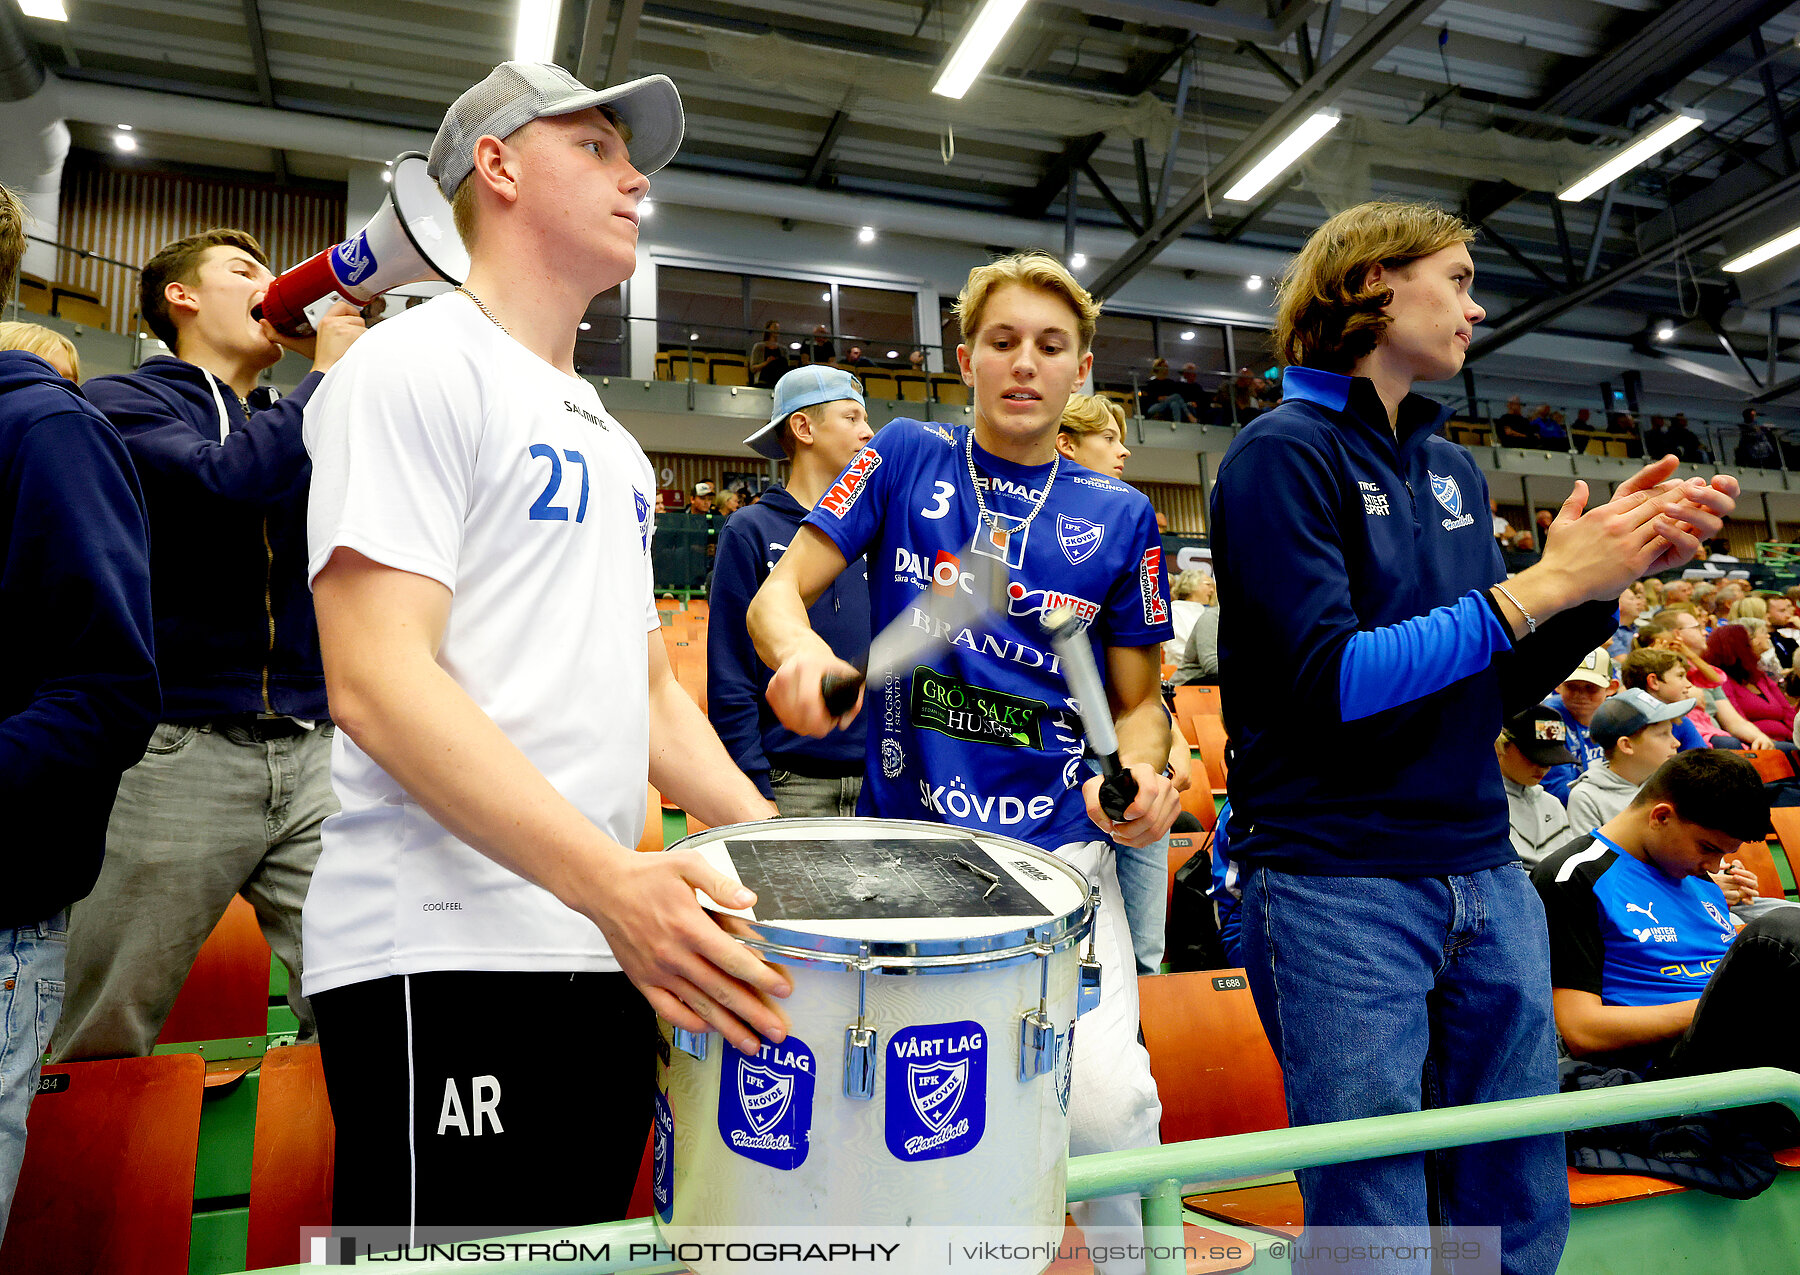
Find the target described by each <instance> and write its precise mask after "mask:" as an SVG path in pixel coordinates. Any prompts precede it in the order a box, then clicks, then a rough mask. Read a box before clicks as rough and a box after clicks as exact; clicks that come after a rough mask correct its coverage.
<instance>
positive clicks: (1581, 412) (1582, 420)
mask: <svg viewBox="0 0 1800 1275" xmlns="http://www.w3.org/2000/svg"><path fill="white" fill-rule="evenodd" d="M1569 428H1570V429H1578V430H1582V431H1584V432H1591V431H1592V430H1593V428H1594V413H1593V409H1592V408H1587V407H1582V408H1577V409H1576V411H1575V423H1574V424H1572V425H1571V426H1569Z"/></svg>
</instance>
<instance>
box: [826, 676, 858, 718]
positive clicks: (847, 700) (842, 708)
mask: <svg viewBox="0 0 1800 1275" xmlns="http://www.w3.org/2000/svg"><path fill="white" fill-rule="evenodd" d="M862 684H863V675H862V674H861V673H851V674H850V675H848V676H846V677H839V676H838V675H837V674H836V673H827V674H826V675H825V676H824V677H821V678H820V679H819V694H821V695H823V696H824V697H825V711H826V712H827V713H830V714H831V715H832V716H833V717H842V716H843V715H844V714H845V713H848V712H849V711H850V710H851V709H852V708H854V707H856V693H857V692H858V691H860V690H861V689H862Z"/></svg>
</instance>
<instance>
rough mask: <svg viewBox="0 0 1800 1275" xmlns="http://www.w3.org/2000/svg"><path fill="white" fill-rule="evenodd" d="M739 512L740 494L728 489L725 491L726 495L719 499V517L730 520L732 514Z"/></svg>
mask: <svg viewBox="0 0 1800 1275" xmlns="http://www.w3.org/2000/svg"><path fill="white" fill-rule="evenodd" d="M737 511H738V494H737V493H736V492H735V491H732V490H731V489H730V488H727V489H726V491H725V494H724V495H723V496H720V497H719V505H718V514H719V517H720V518H729V517H731V515H732V514H734V513H736V512H737Z"/></svg>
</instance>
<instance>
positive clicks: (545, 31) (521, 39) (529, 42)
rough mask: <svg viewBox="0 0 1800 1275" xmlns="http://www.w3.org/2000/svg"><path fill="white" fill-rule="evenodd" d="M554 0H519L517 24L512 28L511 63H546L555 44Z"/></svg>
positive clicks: (555, 15)
mask: <svg viewBox="0 0 1800 1275" xmlns="http://www.w3.org/2000/svg"><path fill="white" fill-rule="evenodd" d="M558 12H559V8H558V6H557V4H556V3H555V0H519V22H518V25H517V26H515V27H514V28H513V61H515V62H548V61H549V60H550V49H551V46H552V45H554V44H555V43H556V18H557V14H558Z"/></svg>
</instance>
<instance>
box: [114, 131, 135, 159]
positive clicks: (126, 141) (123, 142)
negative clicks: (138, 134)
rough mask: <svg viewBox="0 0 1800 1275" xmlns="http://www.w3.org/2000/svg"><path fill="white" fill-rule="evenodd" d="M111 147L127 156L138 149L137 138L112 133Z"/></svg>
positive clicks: (128, 134)
mask: <svg viewBox="0 0 1800 1275" xmlns="http://www.w3.org/2000/svg"><path fill="white" fill-rule="evenodd" d="M113 145H114V146H117V147H118V148H119V149H120V150H122V151H125V152H126V153H128V154H129V153H130V152H132V151H134V150H136V149H137V148H138V144H137V138H135V137H133V136H132V135H131V134H130V133H114V134H113Z"/></svg>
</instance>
